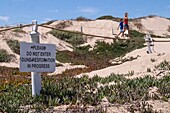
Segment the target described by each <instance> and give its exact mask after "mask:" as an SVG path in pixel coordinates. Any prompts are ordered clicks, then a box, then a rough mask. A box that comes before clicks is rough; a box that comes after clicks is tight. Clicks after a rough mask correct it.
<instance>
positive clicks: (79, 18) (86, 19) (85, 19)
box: [75, 16, 92, 21]
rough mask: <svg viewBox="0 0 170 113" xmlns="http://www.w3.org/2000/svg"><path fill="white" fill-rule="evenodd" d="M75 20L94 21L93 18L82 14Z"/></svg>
mask: <svg viewBox="0 0 170 113" xmlns="http://www.w3.org/2000/svg"><path fill="white" fill-rule="evenodd" d="M75 21H92V20H91V19H88V18H86V17H82V16H80V17H77V18H76V19H75Z"/></svg>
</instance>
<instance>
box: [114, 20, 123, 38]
mask: <svg viewBox="0 0 170 113" xmlns="http://www.w3.org/2000/svg"><path fill="white" fill-rule="evenodd" d="M118 29H120V32H119V34H118V35H117V36H116V37H119V35H120V34H122V35H121V37H123V36H124V30H123V19H122V18H121V19H120V22H119V26H118V28H117V30H118Z"/></svg>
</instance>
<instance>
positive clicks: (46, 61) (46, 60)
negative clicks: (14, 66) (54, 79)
mask: <svg viewBox="0 0 170 113" xmlns="http://www.w3.org/2000/svg"><path fill="white" fill-rule="evenodd" d="M55 60H56V46H55V45H53V44H39V43H26V42H21V43H20V71H21V72H54V71H55V67H56V63H55Z"/></svg>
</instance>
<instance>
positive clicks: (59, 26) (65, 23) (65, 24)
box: [55, 20, 73, 29]
mask: <svg viewBox="0 0 170 113" xmlns="http://www.w3.org/2000/svg"><path fill="white" fill-rule="evenodd" d="M71 25H73V23H72V22H71V21H69V20H68V21H61V22H60V23H58V24H57V25H55V28H56V29H64V28H66V27H70V26H71Z"/></svg>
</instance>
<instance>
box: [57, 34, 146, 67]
mask: <svg viewBox="0 0 170 113" xmlns="http://www.w3.org/2000/svg"><path fill="white" fill-rule="evenodd" d="M143 44H144V40H143V38H141V37H139V38H137V37H136V38H131V39H130V40H126V41H117V42H115V43H112V44H108V43H105V42H96V45H95V47H94V49H93V50H91V51H89V48H90V46H85V47H76V48H75V49H74V51H73V52H69V51H58V52H57V54H56V55H57V56H56V59H57V60H58V61H60V62H63V63H66V62H70V63H72V64H80V65H86V66H87V67H89V68H90V69H92V70H96V69H101V68H105V67H108V66H110V65H111V63H110V62H109V61H110V60H111V59H114V58H116V57H120V56H124V55H125V54H126V53H128V52H131V51H133V50H135V49H139V48H142V47H144V45H143Z"/></svg>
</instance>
